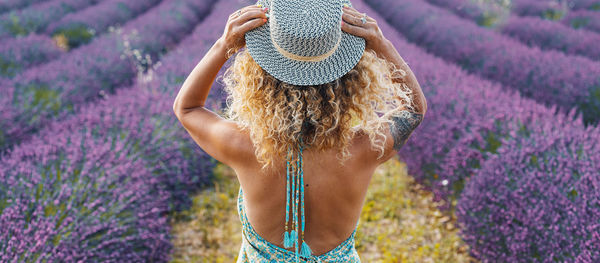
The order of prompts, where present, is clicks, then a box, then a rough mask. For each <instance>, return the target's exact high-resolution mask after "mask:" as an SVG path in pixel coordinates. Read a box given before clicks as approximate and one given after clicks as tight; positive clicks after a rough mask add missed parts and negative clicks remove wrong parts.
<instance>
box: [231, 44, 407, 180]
mask: <svg viewBox="0 0 600 263" xmlns="http://www.w3.org/2000/svg"><path fill="white" fill-rule="evenodd" d="M405 76H406V72H405V71H403V70H400V69H397V68H396V67H395V66H394V64H392V63H390V62H388V61H387V60H385V59H382V58H379V57H377V55H376V53H375V52H374V51H372V50H366V51H365V52H364V54H363V56H362V58H361V59H360V61H359V62H358V64H357V65H356V66H355V67H354V68H353V69H352V70H350V71H349V72H348V73H346V74H345V75H344V76H342V77H341V78H339V79H337V80H335V81H332V82H330V83H326V84H322V85H316V86H296V85H291V84H288V83H284V82H282V81H280V80H278V79H276V78H274V77H273V76H272V75H270V74H269V73H267V72H266V71H265V70H263V69H262V68H261V67H260V66H259V65H258V64H257V63H256V62H255V61H254V59H252V57H251V56H250V54H249V53H248V51H247V50H246V49H242V50H241V51H240V52H239V53H237V55H236V57H235V59H234V61H233V64H232V65H231V66H230V67H229V68H227V70H226V71H225V74H224V75H223V82H224V84H225V91H226V92H227V109H226V111H225V113H226V115H227V117H226V118H228V119H230V120H232V121H236V122H237V123H238V125H239V126H240V127H241V128H243V129H248V130H249V134H250V138H251V140H252V143H253V145H254V147H255V149H256V152H255V154H256V156H257V159H258V161H259V162H260V163H261V164H262V165H263V166H262V168H263V169H265V168H267V167H271V165H273V159H274V158H275V157H285V156H287V154H288V149H290V150H291V153H292V154H296V153H297V152H298V151H299V147H298V145H297V142H298V141H300V139H301V140H302V142H303V143H304V148H311V149H314V150H317V151H325V150H327V149H331V148H334V147H337V153H338V154H337V158H338V160H340V162H341V163H342V164H343V162H344V161H345V160H347V159H348V158H349V157H350V152H349V150H348V148H349V146H350V142H351V140H352V138H353V136H355V133H356V132H358V131H362V132H364V133H365V134H367V135H368V136H369V139H370V142H371V146H372V148H373V149H376V150H379V151H380V155H379V157H378V158H381V157H382V156H383V153H384V145H385V139H386V137H385V135H384V130H383V129H384V128H385V127H389V126H386V125H385V124H386V123H391V121H390V119H389V116H390V115H392V114H395V113H398V112H399V111H401V110H407V109H408V110H414V109H413V108H412V106H411V105H412V101H411V100H412V99H411V95H412V91H411V90H410V89H409V88H408V87H407V86H406V84H405V82H403V81H402V80H404V77H405ZM393 79H396V81H392V80H393ZM398 80H401V81H398ZM353 125H355V126H354V127H353Z"/></svg>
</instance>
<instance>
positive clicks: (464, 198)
mask: <svg viewBox="0 0 600 263" xmlns="http://www.w3.org/2000/svg"><path fill="white" fill-rule="evenodd" d="M528 126H529V127H528V129H526V130H515V131H514V134H513V135H512V136H510V137H509V138H507V139H506V140H503V141H502V146H501V147H500V148H498V154H496V155H493V156H491V157H490V159H488V160H487V161H486V162H485V163H484V164H483V165H482V167H481V169H480V170H479V171H478V172H477V173H476V174H474V175H473V176H472V177H471V178H470V180H468V182H467V184H466V186H465V189H464V191H463V193H462V195H461V196H460V199H459V201H458V205H457V212H456V215H457V217H458V222H459V225H460V226H461V236H462V238H463V239H464V240H465V241H466V242H467V243H468V244H469V246H470V247H471V252H472V253H473V254H474V255H475V256H477V257H478V258H480V259H482V260H483V261H501V262H531V261H537V262H576V259H577V261H579V262H599V261H600V242H597V241H598V240H600V239H598V236H599V235H600V224H599V222H600V207H599V204H600V176H599V174H598V171H599V170H600V144H598V143H590V142H598V141H600V129H599V128H598V127H589V128H588V129H584V127H583V125H582V124H581V122H580V121H574V120H573V118H571V117H570V116H567V117H565V116H561V115H558V116H556V117H555V118H554V119H552V121H546V122H544V121H540V122H538V123H532V124H530V125H528ZM557 127H568V128H566V129H557ZM594 239H595V241H596V242H593V241H594Z"/></svg>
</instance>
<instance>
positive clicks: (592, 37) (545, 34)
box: [428, 0, 600, 60]
mask: <svg viewBox="0 0 600 263" xmlns="http://www.w3.org/2000/svg"><path fill="white" fill-rule="evenodd" d="M428 2H430V3H433V4H435V5H437V6H440V7H443V8H446V9H450V10H452V11H453V12H454V13H456V14H457V15H459V16H461V17H464V18H467V19H470V20H474V21H476V22H477V23H478V24H479V25H483V26H489V27H496V30H498V31H500V32H501V33H502V34H505V35H508V36H511V37H513V38H516V39H519V40H520V41H521V42H524V43H526V44H528V45H529V46H538V47H540V48H542V49H554V50H559V51H562V52H564V53H566V54H573V55H581V56H586V57H588V58H591V59H594V60H600V45H597V43H600V34H598V33H594V32H591V31H587V30H578V29H573V28H571V27H568V26H565V25H563V24H560V23H555V22H553V21H550V20H546V19H542V18H537V17H519V16H514V15H513V16H510V15H509V14H508V13H507V12H508V10H505V9H503V7H501V6H497V5H491V4H488V5H484V4H481V3H475V2H472V1H471V0H452V1H450V0H428ZM489 5H491V7H496V8H490V7H489Z"/></svg>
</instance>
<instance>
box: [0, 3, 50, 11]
mask: <svg viewBox="0 0 600 263" xmlns="http://www.w3.org/2000/svg"><path fill="white" fill-rule="evenodd" d="M44 1H48V0H3V1H2V2H0V13H4V12H8V11H12V10H15V9H19V8H23V7H26V6H28V5H31V4H35V3H41V2H44Z"/></svg>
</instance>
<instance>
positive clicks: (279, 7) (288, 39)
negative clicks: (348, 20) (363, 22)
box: [269, 0, 342, 57]
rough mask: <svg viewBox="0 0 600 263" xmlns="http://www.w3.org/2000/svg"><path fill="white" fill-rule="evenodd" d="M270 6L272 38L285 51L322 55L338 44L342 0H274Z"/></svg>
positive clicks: (313, 55) (302, 54)
mask: <svg viewBox="0 0 600 263" xmlns="http://www.w3.org/2000/svg"><path fill="white" fill-rule="evenodd" d="M269 9H270V21H269V23H270V24H269V25H270V28H271V40H272V42H273V44H274V45H276V46H278V47H279V48H281V49H283V51H284V52H288V53H291V54H294V55H296V56H301V57H315V56H322V55H324V54H327V53H330V52H332V51H333V50H334V49H335V48H336V47H337V45H338V44H339V41H340V39H341V35H342V31H341V25H340V21H341V20H342V1H340V0H271V3H270V7H269Z"/></svg>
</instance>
